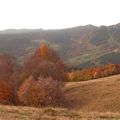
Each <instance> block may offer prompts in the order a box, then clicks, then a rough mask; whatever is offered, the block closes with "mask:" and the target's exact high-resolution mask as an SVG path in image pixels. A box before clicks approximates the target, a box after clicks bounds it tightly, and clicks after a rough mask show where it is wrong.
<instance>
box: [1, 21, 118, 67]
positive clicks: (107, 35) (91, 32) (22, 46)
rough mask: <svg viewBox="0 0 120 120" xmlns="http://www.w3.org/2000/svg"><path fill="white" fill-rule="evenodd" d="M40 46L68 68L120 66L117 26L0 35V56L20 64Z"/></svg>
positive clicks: (28, 31)
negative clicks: (57, 55)
mask: <svg viewBox="0 0 120 120" xmlns="http://www.w3.org/2000/svg"><path fill="white" fill-rule="evenodd" d="M41 42H46V43H47V44H49V45H50V46H51V47H53V48H54V49H56V50H57V51H58V52H59V53H60V55H61V56H62V58H63V59H64V60H65V61H66V63H69V64H71V65H80V66H81V67H91V66H99V65H104V64H108V63H117V64H120V23H119V24H116V25H112V26H100V27H97V26H93V25H86V26H78V27H73V28H66V29H56V30H52V29H51V30H43V29H21V30H15V29H13V30H5V31H0V52H5V53H6V52H7V53H10V54H13V55H14V56H16V57H17V58H18V60H19V61H22V59H23V58H24V57H25V56H26V55H28V54H30V53H31V52H33V51H34V50H35V49H36V48H37V47H38V46H39V44H40V43H41Z"/></svg>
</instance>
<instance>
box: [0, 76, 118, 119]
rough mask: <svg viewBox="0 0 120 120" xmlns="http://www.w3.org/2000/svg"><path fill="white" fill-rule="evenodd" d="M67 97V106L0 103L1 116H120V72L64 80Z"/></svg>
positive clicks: (18, 117)
mask: <svg viewBox="0 0 120 120" xmlns="http://www.w3.org/2000/svg"><path fill="white" fill-rule="evenodd" d="M66 97H67V98H68V99H70V102H68V103H69V104H68V105H69V107H68V108H67V109H64V108H33V107H22V106H18V107H15V106H3V105H0V120H80V119H82V120H113V119H114V120H119V119H120V75H116V76H112V77H106V78H101V79H97V80H91V81H85V82H70V83H67V84H66ZM73 110H77V111H73Z"/></svg>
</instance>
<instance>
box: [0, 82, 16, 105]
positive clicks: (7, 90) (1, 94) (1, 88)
mask: <svg viewBox="0 0 120 120" xmlns="http://www.w3.org/2000/svg"><path fill="white" fill-rule="evenodd" d="M13 99H14V98H13V91H12V88H11V86H10V85H9V84H8V83H7V82H5V81H4V80H0V104H13V101H14V100H13Z"/></svg>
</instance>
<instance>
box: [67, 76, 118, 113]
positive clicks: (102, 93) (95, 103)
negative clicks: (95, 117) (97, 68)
mask: <svg viewBox="0 0 120 120" xmlns="http://www.w3.org/2000/svg"><path fill="white" fill-rule="evenodd" d="M119 86H120V75H115V76H111V77H105V78H100V79H95V80H89V81H86V82H85V81H84V82H69V83H67V84H66V95H67V96H66V98H67V99H68V100H69V104H68V106H69V108H71V109H74V110H79V111H82V112H93V111H94V112H120V87H119Z"/></svg>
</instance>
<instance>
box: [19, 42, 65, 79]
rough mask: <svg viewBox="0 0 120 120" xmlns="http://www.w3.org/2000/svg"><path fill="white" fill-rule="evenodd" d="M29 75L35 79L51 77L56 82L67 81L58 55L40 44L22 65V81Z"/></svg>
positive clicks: (63, 65)
mask: <svg viewBox="0 0 120 120" xmlns="http://www.w3.org/2000/svg"><path fill="white" fill-rule="evenodd" d="M31 75H32V76H33V77H34V78H35V79H37V78H38V77H39V76H42V77H45V78H46V77H52V78H53V79H55V80H58V81H65V80H66V79H67V74H66V72H65V64H64V63H63V61H62V60H61V59H60V57H59V55H58V54H57V53H56V52H55V51H54V50H53V49H51V48H49V47H48V46H47V45H45V44H42V45H41V46H40V48H39V49H37V50H36V52H35V53H34V54H33V55H31V56H29V57H28V58H27V59H26V61H25V63H24V67H23V73H22V75H21V76H22V79H24V80H25V79H27V78H28V77H29V76H31Z"/></svg>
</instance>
